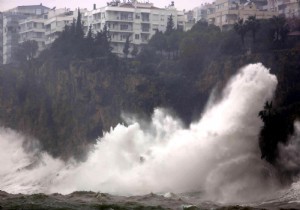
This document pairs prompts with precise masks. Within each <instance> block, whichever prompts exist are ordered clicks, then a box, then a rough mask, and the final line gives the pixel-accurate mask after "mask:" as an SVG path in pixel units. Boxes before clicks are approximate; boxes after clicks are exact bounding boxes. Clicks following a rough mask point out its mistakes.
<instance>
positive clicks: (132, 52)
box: [131, 44, 139, 57]
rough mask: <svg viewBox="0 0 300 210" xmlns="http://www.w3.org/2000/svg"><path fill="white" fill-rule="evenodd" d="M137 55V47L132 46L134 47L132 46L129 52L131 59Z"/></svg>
mask: <svg viewBox="0 0 300 210" xmlns="http://www.w3.org/2000/svg"><path fill="white" fill-rule="evenodd" d="M138 53H139V49H138V47H137V45H136V44H134V45H133V48H132V50H131V55H132V57H136V56H137V54H138Z"/></svg>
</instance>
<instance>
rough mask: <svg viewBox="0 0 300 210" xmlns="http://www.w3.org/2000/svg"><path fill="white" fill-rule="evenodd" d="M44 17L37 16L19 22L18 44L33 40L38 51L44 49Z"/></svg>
mask: <svg viewBox="0 0 300 210" xmlns="http://www.w3.org/2000/svg"><path fill="white" fill-rule="evenodd" d="M46 17H47V16H46V15H39V16H35V17H34V16H33V17H28V18H26V19H24V20H21V21H20V22H19V29H20V31H19V44H21V43H23V42H25V41H27V40H34V41H36V42H37V43H38V47H39V48H38V51H42V50H44V49H45V41H46V37H45V26H44V22H45V19H46Z"/></svg>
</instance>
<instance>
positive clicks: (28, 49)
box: [15, 40, 38, 63]
mask: <svg viewBox="0 0 300 210" xmlns="http://www.w3.org/2000/svg"><path fill="white" fill-rule="evenodd" d="M37 50H38V43H37V42H36V41H34V40H28V41H25V42H23V43H22V44H19V45H18V49H17V50H16V55H15V56H16V58H17V60H18V61H19V62H21V63H24V62H25V61H30V60H32V59H33V58H34V57H35V56H36V53H37Z"/></svg>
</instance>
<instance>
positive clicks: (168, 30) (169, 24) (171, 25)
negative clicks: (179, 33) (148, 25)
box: [165, 14, 174, 35]
mask: <svg viewBox="0 0 300 210" xmlns="http://www.w3.org/2000/svg"><path fill="white" fill-rule="evenodd" d="M173 30H174V20H173V15H172V14H171V15H170V16H169V18H168V22H167V28H166V32H165V34H166V35H170V34H171V33H172V31H173Z"/></svg>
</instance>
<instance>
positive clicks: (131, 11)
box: [87, 1, 178, 55]
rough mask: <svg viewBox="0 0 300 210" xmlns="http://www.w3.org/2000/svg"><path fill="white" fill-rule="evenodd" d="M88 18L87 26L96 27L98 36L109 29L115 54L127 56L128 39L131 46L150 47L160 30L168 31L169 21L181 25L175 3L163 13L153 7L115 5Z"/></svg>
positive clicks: (130, 3) (93, 12)
mask: <svg viewBox="0 0 300 210" xmlns="http://www.w3.org/2000/svg"><path fill="white" fill-rule="evenodd" d="M88 15H89V16H90V17H88V18H87V20H88V21H87V22H88V24H91V25H92V28H93V30H94V32H97V31H101V30H102V29H103V27H104V25H106V26H107V27H108V29H109V31H110V35H111V46H112V48H113V50H112V51H113V53H116V54H118V55H122V54H123V48H124V44H125V42H126V38H127V37H129V39H130V43H131V45H133V44H135V45H137V46H141V45H143V44H147V43H148V41H149V39H150V38H151V37H152V36H153V35H154V34H155V32H156V30H159V31H165V30H166V26H167V21H168V18H169V17H170V16H171V15H172V18H173V21H174V25H175V27H177V25H178V16H177V10H176V8H175V6H174V3H171V5H169V6H168V7H166V8H163V9H161V8H157V7H155V6H154V5H153V4H152V3H141V2H137V1H131V2H126V3H121V2H120V1H113V2H110V3H108V5H107V6H105V7H102V8H98V9H97V8H96V6H94V10H93V11H91V12H89V13H88Z"/></svg>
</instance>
